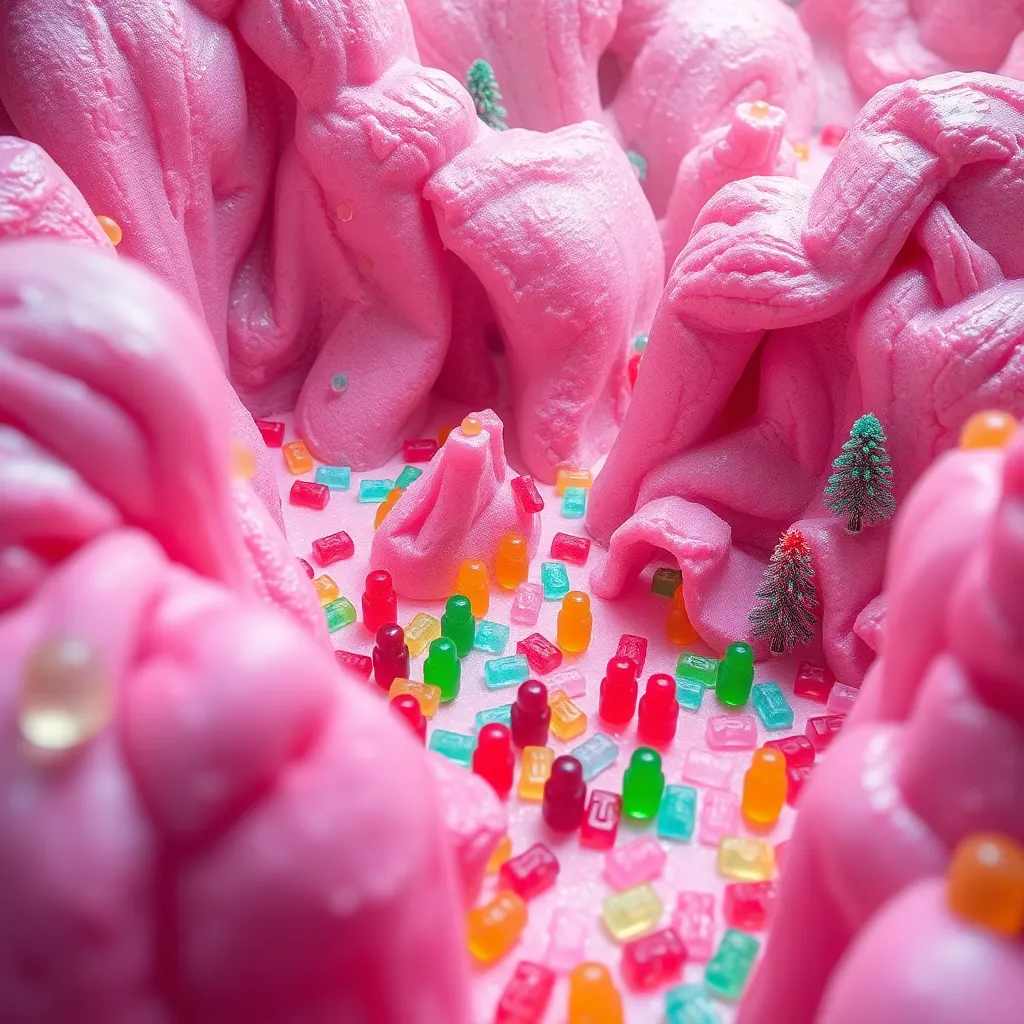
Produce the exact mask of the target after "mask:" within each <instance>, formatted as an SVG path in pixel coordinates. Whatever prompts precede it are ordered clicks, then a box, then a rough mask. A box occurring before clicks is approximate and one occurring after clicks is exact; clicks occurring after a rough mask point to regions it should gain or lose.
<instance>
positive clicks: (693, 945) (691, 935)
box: [672, 892, 715, 963]
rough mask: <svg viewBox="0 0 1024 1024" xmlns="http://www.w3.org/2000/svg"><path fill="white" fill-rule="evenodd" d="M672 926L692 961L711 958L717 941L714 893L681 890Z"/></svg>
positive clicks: (697, 961)
mask: <svg viewBox="0 0 1024 1024" xmlns="http://www.w3.org/2000/svg"><path fill="white" fill-rule="evenodd" d="M672 927H673V928H675V930H676V934H677V935H678V936H679V938H681V939H682V940H683V945H684V946H685V947H686V954H687V957H688V958H689V960H690V961H691V962H693V963H705V962H706V961H707V960H710V959H711V953H712V949H713V947H714V941H715V896H714V893H710V892H681V893H680V894H679V896H678V897H677V899H676V909H675V912H674V913H673V915H672Z"/></svg>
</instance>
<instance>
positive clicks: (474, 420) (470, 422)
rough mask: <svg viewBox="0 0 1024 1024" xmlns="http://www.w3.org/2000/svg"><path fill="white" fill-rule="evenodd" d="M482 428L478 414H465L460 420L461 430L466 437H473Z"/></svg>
mask: <svg viewBox="0 0 1024 1024" xmlns="http://www.w3.org/2000/svg"><path fill="white" fill-rule="evenodd" d="M483 429H484V425H483V423H481V422H480V417H479V416H467V417H466V418H465V419H464V420H463V421H462V432H463V433H464V434H465V435H466V436H467V437H475V436H476V435H477V434H479V433H480V431H481V430H483Z"/></svg>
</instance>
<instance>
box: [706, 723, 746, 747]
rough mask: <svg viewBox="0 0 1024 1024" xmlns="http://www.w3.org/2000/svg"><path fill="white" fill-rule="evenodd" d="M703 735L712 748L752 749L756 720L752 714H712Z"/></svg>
mask: <svg viewBox="0 0 1024 1024" xmlns="http://www.w3.org/2000/svg"><path fill="white" fill-rule="evenodd" d="M704 735H705V738H706V740H707V744H708V746H709V747H710V748H711V749H712V750H753V749H754V747H756V746H757V722H756V721H755V719H754V716H753V715H712V716H711V717H710V718H709V719H708V724H707V728H706V729H705V733H704Z"/></svg>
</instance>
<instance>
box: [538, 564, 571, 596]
mask: <svg viewBox="0 0 1024 1024" xmlns="http://www.w3.org/2000/svg"><path fill="white" fill-rule="evenodd" d="M540 582H541V586H542V587H543V588H544V600H546V601H561V600H562V598H563V597H565V595H566V594H568V593H569V590H570V589H571V588H570V586H569V574H568V572H566V570H565V565H564V564H563V563H562V562H541V566H540Z"/></svg>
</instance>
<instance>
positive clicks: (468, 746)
mask: <svg viewBox="0 0 1024 1024" xmlns="http://www.w3.org/2000/svg"><path fill="white" fill-rule="evenodd" d="M429 748H430V749H431V750H433V751H435V752H436V753H438V754H440V755H441V756H442V757H447V758H448V760H449V761H452V762H454V763H455V764H460V765H463V766H464V767H466V768H468V767H469V766H470V764H472V761H473V751H474V750H475V749H476V737H475V736H467V735H466V734H465V733H462V732H449V731H448V730H447V729H435V730H434V731H433V732H432V733H431V734H430V743H429Z"/></svg>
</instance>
